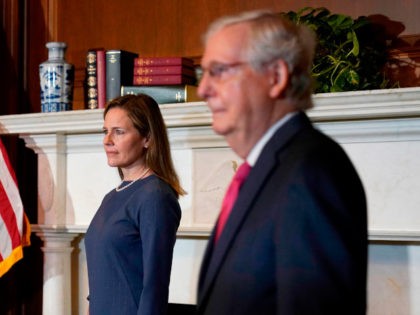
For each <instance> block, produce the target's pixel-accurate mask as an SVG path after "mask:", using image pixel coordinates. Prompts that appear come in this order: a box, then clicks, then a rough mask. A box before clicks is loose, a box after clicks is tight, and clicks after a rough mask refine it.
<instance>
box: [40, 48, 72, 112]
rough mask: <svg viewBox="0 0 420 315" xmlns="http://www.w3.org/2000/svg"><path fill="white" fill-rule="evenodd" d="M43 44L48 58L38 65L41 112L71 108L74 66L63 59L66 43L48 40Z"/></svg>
mask: <svg viewBox="0 0 420 315" xmlns="http://www.w3.org/2000/svg"><path fill="white" fill-rule="evenodd" d="M45 46H46V47H47V48H48V60H47V61H45V62H43V63H41V64H40V65H39V78H40V81H41V112H60V111H65V110H71V109H72V102H73V79H74V68H73V65H71V64H69V63H67V62H66V61H65V59H64V54H65V51H66V48H67V45H66V43H62V42H49V43H47V44H46V45H45Z"/></svg>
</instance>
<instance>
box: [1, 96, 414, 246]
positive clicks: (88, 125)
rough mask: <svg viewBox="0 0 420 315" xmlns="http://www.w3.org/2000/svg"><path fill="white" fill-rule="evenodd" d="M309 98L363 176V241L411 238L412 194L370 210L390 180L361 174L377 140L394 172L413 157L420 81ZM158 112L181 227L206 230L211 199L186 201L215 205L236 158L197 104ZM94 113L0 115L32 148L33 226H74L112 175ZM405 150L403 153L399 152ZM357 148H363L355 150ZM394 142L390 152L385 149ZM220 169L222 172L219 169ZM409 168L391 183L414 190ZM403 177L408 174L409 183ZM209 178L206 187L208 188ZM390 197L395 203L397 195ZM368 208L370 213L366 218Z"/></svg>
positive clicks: (98, 113)
mask: <svg viewBox="0 0 420 315" xmlns="http://www.w3.org/2000/svg"><path fill="white" fill-rule="evenodd" d="M314 103H315V107H314V109H312V110H310V111H309V112H308V114H309V116H310V118H311V119H312V120H313V121H314V122H315V123H316V125H317V126H318V127H319V128H320V129H322V130H324V131H325V132H326V133H327V134H329V135H330V136H332V137H333V138H335V139H336V140H337V141H338V142H340V143H341V144H342V145H343V146H344V147H345V148H346V149H347V150H348V151H349V154H350V156H351V157H352V159H353V161H354V163H355V164H356V167H358V168H359V171H360V172H361V176H362V179H363V178H364V177H366V181H364V182H365V185H366V189H367V192H368V200H369V201H370V203H369V204H370V217H369V219H370V220H369V222H370V223H371V225H370V237H371V239H389V240H413V239H415V240H417V239H418V237H420V214H418V215H417V214H416V213H412V212H419V211H417V207H414V208H412V206H414V205H417V204H420V199H419V200H416V195H417V194H414V196H412V197H411V201H410V200H408V201H407V199H405V198H404V200H401V201H400V202H398V209H397V208H389V209H382V210H379V209H372V205H375V204H381V202H380V201H379V199H381V198H383V197H385V195H384V196H381V195H380V193H383V194H386V195H388V194H389V193H392V192H391V191H389V189H391V187H387V186H390V185H391V184H390V183H387V182H385V181H384V182H380V180H379V179H378V182H377V181H374V184H375V187H370V186H369V182H370V181H371V180H373V179H371V176H370V174H369V169H365V166H364V165H365V164H367V162H369V163H370V164H375V165H378V164H381V162H383V160H384V159H385V160H386V156H378V153H379V151H380V150H379V151H378V150H377V149H378V146H379V147H381V146H382V147H383V146H385V147H386V153H387V155H389V156H390V158H392V161H389V163H391V162H400V164H399V165H393V167H394V169H393V170H392V171H393V172H397V173H400V172H399V168H405V167H407V165H408V166H410V165H411V166H414V165H416V163H417V162H416V160H417V158H416V157H417V156H419V155H418V154H416V153H419V152H418V151H416V150H417V149H418V146H419V141H420V88H403V89H391V90H372V91H362V92H344V93H326V94H317V95H315V96H314ZM161 111H162V114H163V116H164V119H165V122H166V125H167V127H168V132H169V137H170V142H171V148H172V150H173V154H174V159H175V164H176V166H177V168H178V172H179V173H180V177H181V180H182V181H183V185H184V186H186V188H187V190H188V192H189V194H188V195H187V196H186V197H185V198H184V199H183V200H181V203H182V205H183V211H184V213H183V221H182V226H181V229H180V235H181V236H182V235H184V236H206V235H207V234H208V232H209V231H210V229H211V225H212V223H213V220H214V218H215V215H216V214H217V211H218V210H217V209H218V207H217V206H216V207H215V209H209V208H208V207H206V211H207V212H210V213H207V214H206V213H202V211H199V213H197V211H195V210H194V209H195V207H196V206H197V204H198V203H201V202H202V201H203V200H204V202H205V204H206V205H207V206H209V205H217V202H218V201H220V198H221V194H222V192H223V188H224V187H222V186H223V185H226V184H227V182H228V181H229V178H230V175H231V174H230V173H231V172H233V171H232V170H231V168H230V167H229V166H227V165H225V164H226V163H227V161H229V160H237V159H238V158H237V157H235V156H234V155H233V153H232V152H230V150H229V149H228V148H227V145H226V143H225V141H224V139H223V138H221V137H220V136H218V135H216V134H214V132H213V131H212V129H211V113H210V111H209V110H208V108H207V107H206V105H205V103H202V102H198V103H180V104H167V105H161ZM102 115H103V110H101V109H98V110H79V111H67V112H59V113H34V114H20V115H8V116H0V134H19V136H20V137H21V138H23V139H24V140H25V143H26V145H27V147H29V148H30V149H32V150H34V151H35V152H36V153H37V154H38V158H39V181H38V191H39V210H40V211H39V212H40V213H39V218H38V224H40V225H43V226H61V227H62V226H65V227H67V228H68V229H69V231H71V230H80V229H81V230H82V231H83V229H85V227H86V226H87V225H88V224H89V221H90V218H91V217H92V215H93V213H94V211H95V210H96V208H97V205H98V203H99V202H100V200H101V198H102V197H103V195H104V193H105V192H106V191H108V190H109V189H110V188H112V187H114V186H115V185H116V183H117V182H118V178H117V176H116V173H115V171H114V170H112V169H110V168H109V167H107V165H106V162H105V160H104V154H103V151H102V135H101V129H102V123H103V119H102ZM369 144H370V145H369ZM361 147H363V148H361ZM369 147H372V148H375V150H374V151H372V152H371V153H372V154H370V155H369V151H367V152H366V150H368V149H369ZM394 147H395V148H394ZM404 148H405V149H407V150H409V151H407V152H406V151H401V150H402V149H404ZM362 149H363V150H364V153H363V152H360V150H362ZM394 149H395V150H397V151H398V152H392V150H394ZM353 151H355V152H353ZM408 153H410V154H409V155H407V154H408ZM353 155H354V156H353ZM359 155H360V156H361V157H360V159H361V160H360V161H359V160H358V159H359ZM366 155H368V156H366ZM391 155H392V156H391ZM208 159H210V160H211V161H209V160H208ZM407 159H410V160H412V161H411V163H407V161H406V160H407ZM201 160H204V161H203V162H202V165H201V166H204V168H205V170H206V172H204V173H203V174H202V171H201V172H200V169H199V168H200V167H201V166H200V161H201ZM208 163H210V164H208ZM209 166H210V167H213V170H212V171H213V172H207V170H208V167H209ZM226 167H227V168H228V171H230V172H223V170H225V169H224V168H226ZM197 168H198V169H197ZM366 168H367V166H366ZM419 168H420V167H419ZM384 170H385V169H384ZM386 170H387V171H390V170H389V169H386ZM217 172H219V173H217ZM208 173H213V174H215V173H217V174H223V175H222V176H223V178H220V176H218V177H217V178H210V175H208V176H207V177H206V178H204V179H203V177H202V175H204V174H208ZM365 173H366V174H365ZM403 173H404V174H405V173H406V172H403ZM403 173H400V174H403ZM409 173H410V174H411V176H410V178H405V179H400V180H403V181H406V182H407V183H406V185H402V186H400V187H401V189H402V188H404V187H406V188H408V187H407V186H409V187H410V191H411V190H413V191H415V189H416V188H418V190H417V191H420V183H417V182H420V181H417V180H415V181H414V180H413V179H414V178H413V172H412V171H409ZM414 173H416V172H414ZM198 174H199V176H197V175H198ZM419 175H420V174H419ZM390 176H391V175H390ZM390 178H391V177H390ZM411 180H413V182H410V183H409V181H411ZM212 181H213V182H214V186H215V187H213V188H210V187H207V186H211V185H212V184H211V182H212ZM34 185H35V184H34ZM200 185H201V186H200ZM203 185H204V186H206V185H207V186H206V187H204V186H203ZM381 186H383V187H381ZM398 188H399V187H398V186H397V185H395V187H392V189H393V192H394V193H395V194H396V195H401V196H405V194H404V192H403V191H398ZM209 189H213V191H215V193H214V194H213V196H210V194H208V193H207V190H209ZM407 193H408V192H407ZM198 197H200V198H204V199H203V200H202V199H199V198H198ZM413 198H414V199H415V200H412V199H413ZM385 199H389V197H387V198H385ZM390 202H391V203H392V204H397V201H396V200H390ZM404 205H407V206H404ZM389 207H391V205H389ZM385 208H387V206H386V205H385ZM377 213H378V215H379V214H380V218H379V219H377V218H376V217H375V215H376V214H377ZM393 213H395V215H396V216H397V217H401V214H404V217H406V219H405V220H402V219H398V220H396V222H395V221H394V219H395V218H394V215H393ZM419 213H420V212H419ZM404 223H408V224H407V225H404Z"/></svg>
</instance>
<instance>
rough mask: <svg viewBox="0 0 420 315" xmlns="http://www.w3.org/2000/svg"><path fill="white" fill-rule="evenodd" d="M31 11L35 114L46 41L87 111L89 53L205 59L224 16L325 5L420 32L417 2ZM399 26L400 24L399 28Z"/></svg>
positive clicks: (127, 3) (97, 4) (250, 0)
mask: <svg viewBox="0 0 420 315" xmlns="http://www.w3.org/2000/svg"><path fill="white" fill-rule="evenodd" d="M26 3H27V6H28V10H27V12H28V16H27V21H28V24H27V26H28V36H27V38H26V40H27V49H28V60H27V66H28V67H27V70H28V73H27V75H28V81H29V83H30V86H28V90H29V95H30V99H31V108H32V111H33V112H37V111H39V87H38V82H39V81H38V77H37V76H38V65H39V63H41V62H42V61H44V60H45V59H46V58H47V50H46V48H45V47H44V45H45V43H46V42H47V41H56V40H57V41H64V42H66V43H67V44H68V50H67V53H66V59H67V60H68V61H69V62H71V63H73V64H74V65H75V68H76V78H75V96H74V97H75V100H74V106H73V108H74V109H83V108H84V102H83V95H84V92H83V80H84V66H85V55H86V52H87V50H88V49H89V48H92V47H104V48H105V49H127V50H131V51H135V52H138V53H139V54H140V55H143V56H169V55H171V56H175V55H177V56H190V57H199V56H200V55H201V51H202V46H201V39H200V38H201V34H202V33H203V32H204V31H205V29H206V27H207V25H208V24H209V22H211V21H212V20H213V19H215V18H216V17H219V16H221V15H224V14H229V13H235V12H239V11H243V10H251V9H261V8H272V9H274V10H277V11H279V12H280V11H288V10H298V9H300V8H303V7H305V6H308V5H310V6H312V7H320V6H325V7H327V8H329V9H330V10H331V11H332V12H338V13H344V14H349V15H352V16H354V17H357V16H360V15H381V16H383V20H384V21H385V22H389V23H390V25H391V21H394V22H396V23H397V24H399V25H401V24H403V25H404V27H405V28H404V27H403V28H402V29H398V30H397V31H398V32H400V33H402V34H416V33H420V21H419V19H418V16H417V14H416V13H415V12H420V1H418V0H404V1H397V2H395V1H394V0H370V1H365V0H353V1H352V5H351V6H349V5H347V4H344V1H332V0H329V1H311V3H310V4H308V1H303V0H294V1H291V0H289V1H281V0H276V1H273V0H259V1H256V0H231V1H224V0H196V1H187V0H153V1H144V0H141V1H139V0H137V1H136V0H118V1H116V0H110V1H106V2H104V1H99V0H89V1H83V0H72V1H63V0H61V1H60V0H31V1H27V2H26ZM397 24H396V25H397Z"/></svg>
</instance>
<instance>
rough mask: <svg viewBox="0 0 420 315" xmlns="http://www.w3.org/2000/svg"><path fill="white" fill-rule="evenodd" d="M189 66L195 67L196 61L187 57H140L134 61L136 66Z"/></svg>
mask: <svg viewBox="0 0 420 315" xmlns="http://www.w3.org/2000/svg"><path fill="white" fill-rule="evenodd" d="M180 65H182V66H187V67H191V68H192V67H194V61H193V60H192V59H189V58H185V57H138V58H135V59H134V66H138V67H150V66H180Z"/></svg>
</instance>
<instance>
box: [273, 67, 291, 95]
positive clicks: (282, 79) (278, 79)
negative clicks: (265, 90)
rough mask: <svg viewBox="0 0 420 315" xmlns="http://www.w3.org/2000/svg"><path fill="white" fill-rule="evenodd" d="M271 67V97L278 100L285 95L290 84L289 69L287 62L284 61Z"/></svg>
mask: <svg viewBox="0 0 420 315" xmlns="http://www.w3.org/2000/svg"><path fill="white" fill-rule="evenodd" d="M271 67H272V68H271V71H270V76H271V78H270V80H271V81H270V84H271V88H270V96H271V97H272V98H278V97H279V96H281V95H282V94H283V93H284V91H285V90H286V87H287V84H288V83H289V69H288V67H287V64H286V62H284V60H282V59H278V60H277V61H275V62H274V63H273V64H272V66H271Z"/></svg>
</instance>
